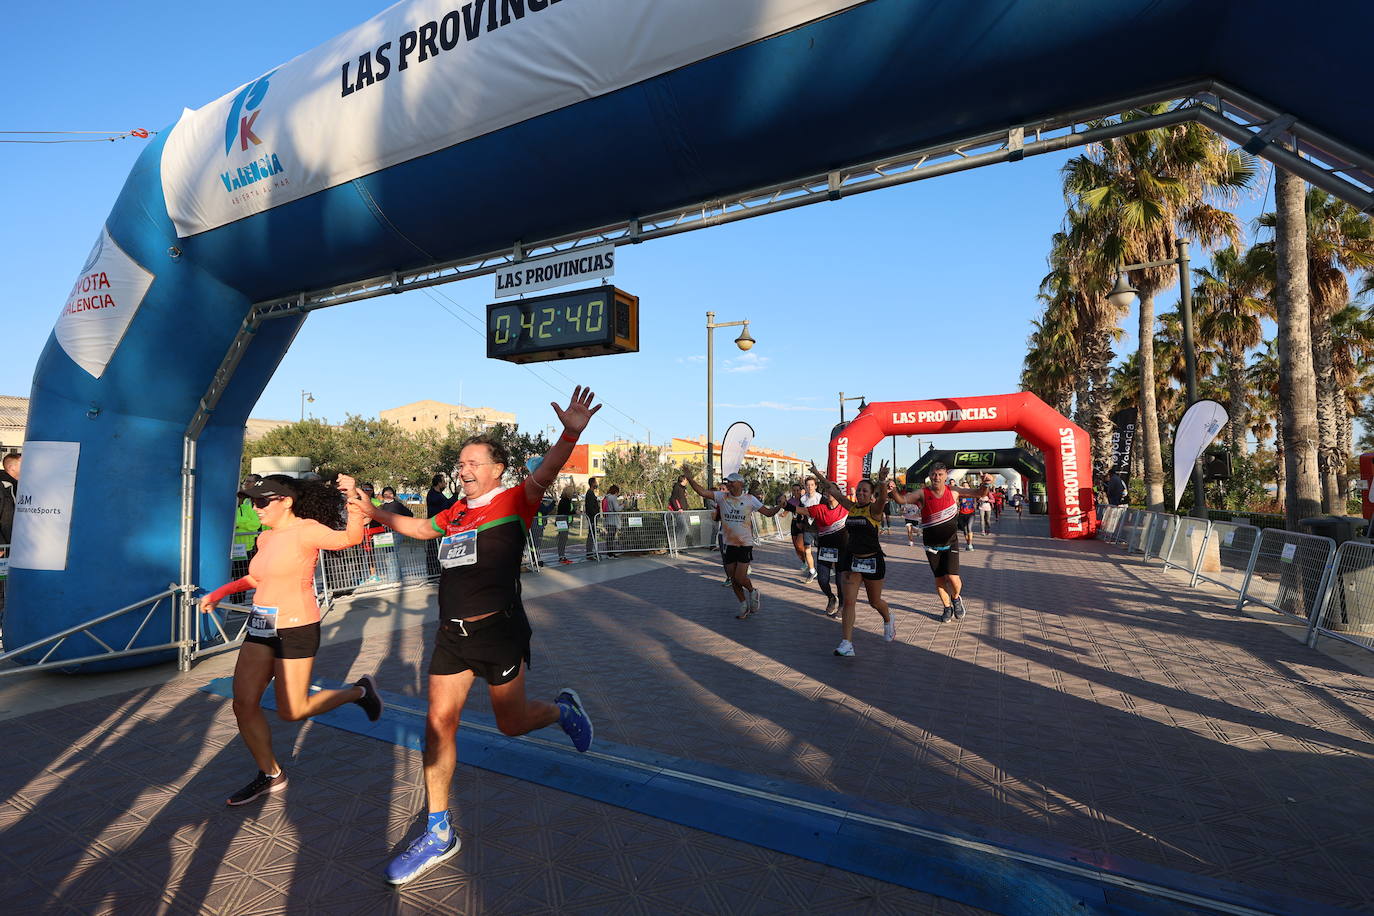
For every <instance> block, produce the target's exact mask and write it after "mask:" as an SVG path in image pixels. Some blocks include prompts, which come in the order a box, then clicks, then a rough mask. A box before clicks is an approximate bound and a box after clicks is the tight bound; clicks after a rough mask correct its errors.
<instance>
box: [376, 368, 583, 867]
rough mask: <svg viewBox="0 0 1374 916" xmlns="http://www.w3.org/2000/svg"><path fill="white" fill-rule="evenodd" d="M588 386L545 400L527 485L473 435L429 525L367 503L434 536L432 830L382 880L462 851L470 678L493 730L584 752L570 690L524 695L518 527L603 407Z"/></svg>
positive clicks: (579, 714) (521, 529)
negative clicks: (543, 737)
mask: <svg viewBox="0 0 1374 916" xmlns="http://www.w3.org/2000/svg"><path fill="white" fill-rule="evenodd" d="M592 397H593V395H592V392H591V390H590V389H583V388H581V387H578V388H577V389H575V390H574V391H573V396H572V400H571V401H569V403H568V406H567V407H565V408H561V409H560V408H559V406H558V405H557V404H554V405H552V406H553V409H554V412H555V413H556V414H558V419H559V420H561V421H562V422H563V434H562V435H561V436H560V437H559V439H558V441H557V442H555V443H554V444H553V447H552V448H551V449H549V452H548V454H547V455H545V456H544V458H543V461H542V462H541V463H540V464H539V467H538V468H537V469H536V470H535V471H534V472H533V473H532V474H530V475H529V476H528V477H526V478H525V481H524V483H521V484H517V485H515V486H512V487H503V486H502V485H501V479H502V477H503V475H504V474H505V472H506V469H507V468H508V467H509V465H510V458H509V456H508V455H507V453H506V449H505V447H504V446H503V445H502V444H501V443H500V442H497V441H495V440H492V439H490V438H489V437H485V436H475V437H473V438H471V439H469V440H468V441H467V442H466V443H465V444H464V445H463V449H462V451H461V452H459V456H458V457H459V462H458V467H459V477H458V480H459V484H460V485H461V488H462V492H463V498H462V499H459V500H458V501H457V502H455V503H454V504H453V505H452V506H449V507H448V508H447V509H445V510H444V511H442V512H440V513H439V514H438V515H437V516H436V517H434V518H432V519H416V518H404V517H402V516H399V515H393V514H391V513H389V512H382V511H380V510H379V509H377V508H376V507H375V506H373V505H372V504H371V503H370V502H368V501H366V500H360V501H359V502H358V505H359V507H360V508H361V509H362V512H363V514H364V515H367V516H368V517H369V518H372V519H374V520H375V521H379V522H381V523H382V524H384V525H386V526H387V527H389V528H393V529H395V530H396V531H399V532H401V533H402V534H404V535H406V536H407V537H412V538H421V539H434V538H441V539H442V540H441V541H440V544H439V563H440V565H441V566H442V567H443V573H442V574H441V575H440V578H439V612H440V615H441V619H440V625H439V632H438V635H437V637H436V639H435V646H434V652H433V656H432V657H431V659H430V664H429V713H428V715H427V717H426V720H425V754H424V762H425V791H426V795H427V796H428V799H429V824H428V829H427V830H426V831H425V832H424V833H422V834H421V835H420V837H419V838H418V839H417V840H415V841H414V842H413V843H411V844H410V847H409V848H408V849H406V851H405V852H403V853H402V854H401V855H399V856H398V857H396V859H395V860H393V861H392V862H391V864H390V865H389V866H388V868H387V880H388V881H389V882H391V883H392V884H404V883H406V882H407V881H410V880H411V879H412V878H415V877H416V876H418V875H420V874H422V873H423V872H425V871H427V870H428V869H429V868H431V867H433V866H434V865H437V864H438V863H440V862H442V861H443V860H445V859H447V858H449V857H450V856H452V855H454V854H455V853H456V852H457V851H458V846H459V843H458V835H457V833H456V832H455V831H454V829H453V827H452V825H451V824H450V823H449V818H448V800H449V784H450V783H451V782H452V780H453V769H454V765H455V763H456V762H457V752H456V747H455V742H454V737H455V733H456V732H457V731H458V722H459V718H460V716H461V714H462V711H463V705H464V703H466V702H467V697H468V691H469V690H471V689H472V685H473V682H474V681H475V680H476V679H477V678H478V677H481V678H482V679H483V680H485V681H486V682H487V685H488V690H487V693H488V694H489V695H490V697H491V708H492V712H494V713H495V714H496V724H497V727H499V728H500V729H501V732H502V733H503V734H506V735H523V734H525V733H527V732H531V731H534V730H535V729H539V728H544V727H546V726H549V725H552V724H554V723H555V722H557V723H558V724H559V725H561V726H562V728H563V730H564V731H565V732H567V734H568V737H570V738H571V739H572V742H573V746H574V747H576V748H577V749H578V750H579V751H585V750H586V749H587V748H588V747H589V746H590V745H591V742H592V723H591V720H590V719H589V718H588V717H587V714H586V713H585V712H584V711H583V710H582V702H581V699H580V698H579V697H578V695H577V691H575V690H570V689H567V688H565V689H563V690H562V691H560V692H559V694H558V696H557V697H556V698H555V700H554V702H552V703H542V702H539V701H537V700H530V699H528V698H526V696H525V669H526V668H527V667H528V665H529V661H530V625H529V621H528V620H527V619H526V617H525V608H524V605H523V604H522V603H521V601H520V561H521V559H522V558H523V556H524V552H525V532H526V531H527V530H528V528H529V524H530V520H531V519H532V518H533V517H534V513H535V511H536V510H537V509H538V507H539V502H540V500H541V498H542V497H543V494H544V490H545V488H547V487H548V486H549V485H550V484H552V483H553V482H554V481H555V480H556V479H557V478H558V472H559V471H560V470H561V469H562V467H563V463H564V462H565V461H567V460H568V456H569V455H571V454H572V450H573V446H575V445H576V444H577V437H578V436H579V435H580V434H581V432H582V430H583V429H585V428H586V426H587V423H588V421H589V420H591V418H592V415H593V414H595V413H596V412H597V411H598V410H600V409H601V408H600V406H597V407H593V406H592Z"/></svg>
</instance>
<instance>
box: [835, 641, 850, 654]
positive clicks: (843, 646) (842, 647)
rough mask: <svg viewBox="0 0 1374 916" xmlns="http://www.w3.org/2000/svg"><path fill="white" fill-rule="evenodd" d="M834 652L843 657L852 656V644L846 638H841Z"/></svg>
mask: <svg viewBox="0 0 1374 916" xmlns="http://www.w3.org/2000/svg"><path fill="white" fill-rule="evenodd" d="M835 654H836V655H842V656H844V657H845V658H853V657H854V644H853V643H852V642H850V641H849V640H847V639H841V640H840V644H839V645H838V646H836V647H835Z"/></svg>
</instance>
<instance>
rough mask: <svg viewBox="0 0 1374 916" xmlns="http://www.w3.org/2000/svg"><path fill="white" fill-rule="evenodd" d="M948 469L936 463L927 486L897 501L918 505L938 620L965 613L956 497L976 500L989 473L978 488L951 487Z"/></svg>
mask: <svg viewBox="0 0 1374 916" xmlns="http://www.w3.org/2000/svg"><path fill="white" fill-rule="evenodd" d="M948 481H949V470H948V469H947V468H946V467H945V466H944V465H943V464H941V463H939V462H936V463H935V466H934V467H933V468H931V471H930V486H928V487H925V488H924V489H922V490H921V492H919V493H899V494H898V495H897V500H898V501H899V502H902V503H907V504H911V505H917V506H920V507H921V538H922V540H923V541H924V542H925V547H926V559H927V560H929V561H930V571H931V572H932V573H934V574H935V593H936V594H937V595H939V596H940V604H941V606H942V607H943V608H944V612H943V613H942V614H941V616H940V622H941V623H944V622H946V621H949V620H952V619H954V618H956V617H957V618H958V619H960V620H963V619H964V615H965V614H967V613H968V611H967V610H965V608H964V599H963V597H962V594H961V593H962V592H963V588H964V584H963V582H962V581H961V580H960V579H959V527H958V526H959V523H958V521H957V516H958V514H959V507H958V502H957V501H958V500H959V499H961V498H968V499H977V498H978V497H979V496H980V495H982V494H983V493H986V492H987V490H988V485H989V484H990V483H991V475H990V474H984V475H983V486H982V488H981V489H978V490H970V489H965V488H963V487H955V486H950V485H949V483H948Z"/></svg>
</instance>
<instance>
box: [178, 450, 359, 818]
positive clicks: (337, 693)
mask: <svg viewBox="0 0 1374 916" xmlns="http://www.w3.org/2000/svg"><path fill="white" fill-rule="evenodd" d="M244 493H245V495H246V496H247V497H248V498H249V499H251V500H252V501H253V508H254V510H255V511H256V512H257V514H258V518H259V519H260V520H261V521H262V524H263V527H264V528H265V529H268V530H265V531H263V532H262V534H260V535H258V552H257V554H256V555H254V557H253V561H252V563H250V564H249V566H248V575H247V576H245V577H244V578H242V579H239V580H237V581H235V582H230V583H228V584H226V585H222V586H220V587H219V588H217V589H215V590H214V591H213V592H211V593H210V594H208V595H206V596H205V597H204V598H202V599H201V603H200V607H201V610H202V611H207V612H208V611H212V610H214V609H215V605H216V604H217V603H218V602H219V601H221V600H223V599H224V597H225V596H226V595H230V594H233V593H235V592H240V591H245V590H246V589H250V588H251V589H256V592H255V593H254V595H253V614H252V616H251V617H250V619H249V621H248V632H247V635H246V636H244V639H243V645H242V646H240V647H239V657H238V663H237V664H236V665H235V666H234V717H235V718H236V719H237V720H238V726H239V734H240V735H242V736H243V741H244V743H245V744H247V745H248V750H249V752H250V753H252V755H253V759H254V760H255V761H256V762H257V764H258V775H257V777H256V778H255V779H254V780H253V781H252V782H250V783H249V784H248V785H246V786H244V787H243V788H242V789H240V790H239V791H237V792H235V793H234V794H233V795H231V796H229V798H228V800H227V803H228V804H230V805H242V804H246V803H248V802H250V801H252V800H253V799H255V798H258V797H260V796H262V795H265V794H267V793H269V792H275V791H277V790H278V789H280V788H282V787H283V786H285V785H286V772H285V771H284V770H283V769H282V768H281V765H280V764H279V763H278V762H277V758H276V756H275V755H274V754H273V753H272V734H271V730H270V729H269V728H268V725H267V717H266V716H265V715H263V711H262V696H263V694H264V693H266V692H267V685H268V684H269V683H270V682H271V681H272V680H273V679H274V678H275V679H276V682H277V715H279V716H280V717H281V718H282V719H284V720H286V721H288V722H295V721H298V720H300V719H308V718H310V717H311V716H317V715H319V714H320V713H323V712H328V711H329V710H331V709H334V708H335V707H338V706H342V705H343V704H344V703H357V704H358V705H359V706H361V707H362V708H363V711H364V712H366V713H367V717H368V718H369V719H371V720H372V721H374V722H375V721H376V720H377V719H378V717H380V716H381V714H382V701H381V697H380V696H379V695H378V694H377V686H376V684H375V683H374V682H373V679H372V675H370V674H365V675H363V676H362V677H361V678H359V679H358V680H357V681H356V682H355V683H354V685H353V686H352V687H346V688H344V689H342V690H321V691H318V692H316V693H313V694H312V693H311V692H310V674H311V670H312V669H313V667H314V664H315V653H316V652H317V651H318V650H319V646H320V608H319V605H318V604H317V603H316V601H315V563H316V561H317V560H318V559H319V555H320V551H321V550H342V549H343V548H345V547H352V546H353V545H354V544H357V543H359V542H360V541H361V540H362V539H363V515H362V512H361V511H360V510H359V508H358V505H357V503H356V502H355V501H354V500H353V498H352V494H353V493H354V481H353V478H351V477H347V476H340V477H339V480H338V485H337V488H336V487H333V486H330V485H329V484H327V483H323V482H321V481H303V480H295V479H293V478H291V477H287V476H285V475H282V474H272V475H269V476H267V477H265V478H263V479H262V481H261V482H259V483H258V484H256V485H254V486H252V487H249V488H248V489H247V490H245V491H244ZM345 506H347V517H348V524H347V527H346V529H345V530H343V531H338V530H336V529H335V527H334V526H335V525H337V524H338V523H339V521H340V520H341V519H342V518H343V517H344V513H345V509H344V507H345Z"/></svg>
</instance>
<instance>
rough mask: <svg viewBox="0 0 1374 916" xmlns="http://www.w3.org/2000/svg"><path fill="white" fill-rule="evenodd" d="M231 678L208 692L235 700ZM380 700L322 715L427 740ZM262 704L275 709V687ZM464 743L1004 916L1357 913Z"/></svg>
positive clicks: (725, 781) (648, 761) (726, 776)
mask: <svg viewBox="0 0 1374 916" xmlns="http://www.w3.org/2000/svg"><path fill="white" fill-rule="evenodd" d="M232 683H233V681H232V678H217V679H215V680H213V681H211V682H210V683H209V684H207V685H206V686H205V687H204V688H203V689H204V690H205V691H207V692H209V693H212V694H216V695H218V696H222V697H231V696H232ZM382 696H383V699H384V700H385V702H386V705H387V713H386V714H385V715H384V716H383V717H382V719H381V720H380V721H378V722H369V721H367V718H366V716H364V715H363V714H362V712H361V710H359V709H357V708H355V707H352V706H344V707H341V708H339V709H336V710H333V711H331V712H328V713H325V714H324V715H321V716H317V717H315V719H314V721H316V722H319V723H321V724H325V725H329V726H331V727H334V728H338V729H341V730H343V731H348V732H351V733H354V734H358V735H363V736H366V737H369V738H374V739H376V740H378V741H383V742H386V743H389V744H394V745H398V746H400V747H406V748H410V749H411V750H415V751H420V750H422V748H423V744H424V716H425V705H424V701H423V700H422V699H420V698H417V697H409V696H401V695H393V694H390V693H387V692H385V691H384V692H383V693H382ZM263 706H264V707H266V708H269V709H275V708H276V706H275V702H274V698H273V695H272V693H271V692H270V691H269V692H268V694H267V695H266V696H264V698H263ZM555 734H556V732H555ZM457 743H458V757H459V760H460V761H461V762H462V763H463V764H465V765H468V766H474V767H478V768H480V769H484V770H489V771H491V772H495V773H500V774H502V775H505V776H509V777H512V778H516V779H521V780H524V781H527V782H532V783H535V784H538V785H543V786H547V787H549V788H553V789H557V790H560V791H564V792H569V793H571V794H574V795H579V796H581V797H584V798H590V799H593V800H596V801H600V802H605V803H607V804H612V805H615V806H617V807H620V808H625V809H627V810H631V811H636V812H638V813H641V814H646V815H649V816H651V817H657V818H660V819H662V820H667V821H671V822H673V823H676V824H681V825H683V826H686V827H692V828H695V829H698V830H703V831H707V832H710V833H714V834H717V835H719V836H725V837H729V838H731V839H735V840H740V841H742V842H746V843H750V844H752V845H755V846H760V847H764V848H767V849H772V850H775V851H777V852H781V853H785V854H787V855H793V856H796V857H798V858H803V859H807V860H809V861H813V862H818V863H821V864H823V865H828V866H833V867H835V868H840V869H844V870H845V871H850V872H854V873H856V874H862V875H867V876H869V877H872V878H875V879H877V880H880V881H886V882H888V883H891V884H897V885H900V886H902V887H908V888H911V889H913V890H918V891H923V892H926V893H931V894H936V895H939V896H942V897H947V898H949V899H951V900H957V901H960V902H962V903H967V904H970V905H972V906H977V907H981V908H983V909H988V910H993V911H995V912H999V913H1007V914H1017V916H1019V914H1026V916H1039V914H1044V913H1057V912H1074V913H1089V912H1095V913H1111V914H1142V916H1153V914H1176V913H1182V912H1206V911H1212V912H1222V913H1299V912H1300V913H1304V914H1313V916H1322V914H1333V916H1334V914H1343V913H1348V912H1350V911H1348V910H1342V909H1339V908H1336V907H1331V906H1327V905H1323V904H1319V903H1314V902H1312V901H1307V900H1300V899H1297V898H1294V897H1289V896H1287V895H1281V894H1271V893H1267V892H1264V891H1259V890H1256V889H1254V888H1249V887H1246V886H1244V885H1239V884H1235V883H1232V882H1226V881H1220V880H1217V879H1212V878H1206V877H1203V876H1198V875H1192V874H1188V873H1186V872H1179V871H1176V870H1174V869H1169V868H1165V867H1162V866H1156V865H1150V864H1148V863H1143V862H1136V861H1133V860H1126V859H1119V858H1116V857H1111V858H1110V859H1108V858H1106V857H1101V856H1095V855H1092V854H1089V853H1085V852H1084V851H1082V850H1076V849H1073V848H1071V847H1067V846H1064V845H1062V844H1056V843H1053V842H1050V841H1045V840H1039V839H1032V838H1028V837H1024V836H1021V835H1019V834H1013V833H1010V832H1007V831H1000V830H994V829H988V828H986V827H983V826H982V825H978V824H974V823H971V822H962V821H958V822H956V821H953V820H951V819H948V818H937V817H933V816H931V815H928V814H924V813H922V812H919V811H913V810H911V809H907V808H899V807H896V806H891V805H884V804H880V803H877V802H873V801H870V800H866V799H856V798H853V797H850V796H845V795H841V794H839V793H835V792H830V791H827V790H824V789H817V788H815V787H812V786H804V785H799V784H796V783H792V782H788V781H785V780H779V779H776V778H772V777H767V776H760V775H757V774H751V773H741V772H738V771H735V770H730V769H727V768H724V767H719V766H715V765H712V764H707V763H701V762H699V761H693V760H686V759H683V758H680V757H674V756H672V755H668V754H663V753H660V752H656V751H652V750H647V749H644V748H637V747H633V746H629V745H621V744H615V743H612V742H608V741H603V740H598V741H597V743H596V744H595V746H594V747H593V749H592V750H591V751H590V752H589V753H587V754H579V753H577V752H576V751H575V750H573V749H572V747H571V746H570V745H568V744H567V742H566V741H564V740H562V739H561V738H560V739H558V740H549V739H546V738H543V737H538V736H525V737H521V738H508V737H506V736H505V735H502V734H501V733H500V732H499V730H497V728H496V725H495V721H494V719H493V718H492V717H491V716H490V715H489V714H486V713H485V712H483V711H479V710H474V709H471V708H469V709H465V710H464V711H463V727H462V728H460V729H459V732H458V737H457Z"/></svg>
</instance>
